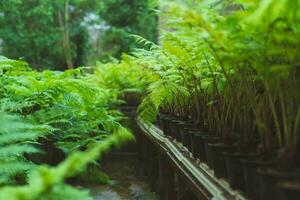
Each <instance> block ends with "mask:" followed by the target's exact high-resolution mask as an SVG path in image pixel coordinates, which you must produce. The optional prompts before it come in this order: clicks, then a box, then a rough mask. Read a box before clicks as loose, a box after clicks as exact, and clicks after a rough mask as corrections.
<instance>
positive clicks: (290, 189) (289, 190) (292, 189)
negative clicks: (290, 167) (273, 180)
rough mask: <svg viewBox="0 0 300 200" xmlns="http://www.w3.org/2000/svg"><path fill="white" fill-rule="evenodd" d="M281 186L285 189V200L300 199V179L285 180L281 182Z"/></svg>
mask: <svg viewBox="0 0 300 200" xmlns="http://www.w3.org/2000/svg"><path fill="white" fill-rule="evenodd" d="M279 188H280V189H281V190H282V191H283V198H284V200H294V199H300V180H298V181H284V182H282V183H280V184H279Z"/></svg>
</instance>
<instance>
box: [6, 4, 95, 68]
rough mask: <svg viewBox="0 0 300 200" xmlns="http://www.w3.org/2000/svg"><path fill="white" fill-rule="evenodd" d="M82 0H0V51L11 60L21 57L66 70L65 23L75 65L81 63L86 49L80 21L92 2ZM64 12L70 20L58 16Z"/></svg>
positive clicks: (44, 66)
mask: <svg viewBox="0 0 300 200" xmlns="http://www.w3.org/2000/svg"><path fill="white" fill-rule="evenodd" d="M66 2H69V4H70V6H72V7H73V9H72V11H71V12H70V13H66V12H65V7H64V6H65V3H66ZM84 2H85V3H82V2H81V1H75V0H70V1H69V0H64V1H55V2H53V1H51V0H37V1H27V0H21V1H20V0H5V1H1V4H0V10H1V12H0V26H1V29H0V38H1V39H3V52H2V53H3V54H5V55H6V56H8V57H10V58H14V59H18V58H24V59H25V60H26V61H28V62H29V63H30V64H31V65H32V66H34V67H35V68H37V69H43V68H52V67H53V66H55V67H57V68H56V69H66V68H67V60H66V55H65V53H66V52H65V50H66V47H65V46H64V40H66V38H65V36H64V27H65V26H68V29H69V35H68V38H69V39H70V44H69V45H70V47H71V57H72V60H73V62H74V66H79V65H82V64H83V63H84V62H85V59H86V58H85V57H86V54H87V51H86V50H87V49H88V47H87V45H88V43H87V42H88V34H87V31H86V28H85V27H84V26H83V25H82V24H81V23H80V22H82V20H83V18H84V16H85V14H86V12H88V11H89V10H91V7H90V6H89V5H88V3H89V2H91V1H84ZM68 9H69V8H68ZM70 10H71V9H70ZM65 14H68V15H69V16H68V18H71V19H72V21H70V22H69V21H66V20H65V19H64V20H65V21H63V19H60V17H61V18H63V15H65ZM60 15H61V16H60ZM62 21H63V22H62Z"/></svg>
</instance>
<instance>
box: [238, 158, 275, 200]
mask: <svg viewBox="0 0 300 200" xmlns="http://www.w3.org/2000/svg"><path fill="white" fill-rule="evenodd" d="M242 164H243V171H244V178H245V187H246V194H247V197H249V198H250V199H259V196H260V183H259V174H258V173H257V169H266V168H268V167H272V166H274V165H275V162H273V161H262V160H259V159H254V160H253V159H252V160H242Z"/></svg>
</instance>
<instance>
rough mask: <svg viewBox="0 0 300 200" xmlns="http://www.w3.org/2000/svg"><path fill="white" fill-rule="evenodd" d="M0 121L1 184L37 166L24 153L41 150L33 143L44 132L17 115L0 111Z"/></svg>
mask: <svg viewBox="0 0 300 200" xmlns="http://www.w3.org/2000/svg"><path fill="white" fill-rule="evenodd" d="M0 121H1V124H0V184H7V183H9V182H11V183H12V182H14V178H15V176H16V175H20V174H24V173H25V172H26V171H28V170H30V169H32V168H34V167H35V166H34V164H32V163H31V162H30V161H28V160H26V158H25V157H24V155H25V154H32V153H37V152H39V151H38V149H37V148H36V147H35V146H34V145H33V144H32V143H33V142H35V141H36V140H37V139H38V137H41V136H42V132H40V131H37V130H34V129H36V127H34V126H33V125H31V124H29V123H25V122H23V120H21V118H20V117H17V116H12V115H7V114H5V113H0Z"/></svg>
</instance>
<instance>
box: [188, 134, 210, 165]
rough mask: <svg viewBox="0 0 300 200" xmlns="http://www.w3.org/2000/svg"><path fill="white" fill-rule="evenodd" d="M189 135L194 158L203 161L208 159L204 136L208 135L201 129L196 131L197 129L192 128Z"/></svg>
mask: <svg viewBox="0 0 300 200" xmlns="http://www.w3.org/2000/svg"><path fill="white" fill-rule="evenodd" d="M189 135H190V141H191V143H190V146H189V149H190V152H192V154H193V156H194V158H198V159H200V160H201V161H203V162H204V161H206V155H205V149H204V148H205V146H204V140H203V137H204V136H207V135H205V134H204V133H203V132H201V131H195V130H190V131H189Z"/></svg>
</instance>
